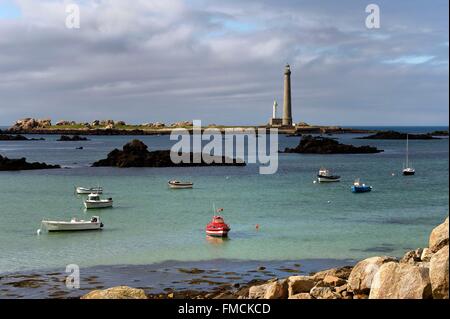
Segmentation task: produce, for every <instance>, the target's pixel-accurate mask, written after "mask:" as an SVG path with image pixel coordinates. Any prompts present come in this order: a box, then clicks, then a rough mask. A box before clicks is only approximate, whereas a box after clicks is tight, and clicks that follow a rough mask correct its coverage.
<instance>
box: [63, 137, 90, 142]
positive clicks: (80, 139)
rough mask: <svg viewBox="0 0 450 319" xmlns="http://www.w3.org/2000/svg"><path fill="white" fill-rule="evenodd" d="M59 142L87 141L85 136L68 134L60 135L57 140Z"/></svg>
mask: <svg viewBox="0 0 450 319" xmlns="http://www.w3.org/2000/svg"><path fill="white" fill-rule="evenodd" d="M57 141H59V142H78V141H89V140H88V139H87V138H86V137H82V136H80V135H74V136H72V137H71V136H68V135H61V137H60V138H59V139H58V140H57Z"/></svg>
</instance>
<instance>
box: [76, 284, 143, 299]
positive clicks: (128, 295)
mask: <svg viewBox="0 0 450 319" xmlns="http://www.w3.org/2000/svg"><path fill="white" fill-rule="evenodd" d="M81 299H148V298H147V295H146V294H145V292H144V290H142V289H136V288H130V287H127V286H120V287H113V288H109V289H105V290H94V291H91V292H90V293H88V294H86V295H84V296H82V297H81Z"/></svg>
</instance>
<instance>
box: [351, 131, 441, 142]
mask: <svg viewBox="0 0 450 319" xmlns="http://www.w3.org/2000/svg"><path fill="white" fill-rule="evenodd" d="M406 137H408V138H409V139H410V140H434V139H438V138H436V137H434V136H433V134H431V133H428V134H406V133H400V132H396V131H384V132H378V133H375V134H373V135H369V136H363V137H357V139H361V140H406Z"/></svg>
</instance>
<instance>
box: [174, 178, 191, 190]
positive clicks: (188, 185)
mask: <svg viewBox="0 0 450 319" xmlns="http://www.w3.org/2000/svg"><path fill="white" fill-rule="evenodd" d="M168 185H169V187H170V188H174V189H183V188H192V187H194V183H192V182H181V181H177V180H173V181H169V182H168Z"/></svg>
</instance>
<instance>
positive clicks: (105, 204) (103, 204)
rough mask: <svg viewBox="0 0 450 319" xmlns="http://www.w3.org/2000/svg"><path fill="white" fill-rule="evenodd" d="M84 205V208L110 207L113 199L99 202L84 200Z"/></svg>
mask: <svg viewBox="0 0 450 319" xmlns="http://www.w3.org/2000/svg"><path fill="white" fill-rule="evenodd" d="M84 207H85V208H86V209H95V208H111V207H113V201H101V202H97V201H95V202H92V201H84Z"/></svg>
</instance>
